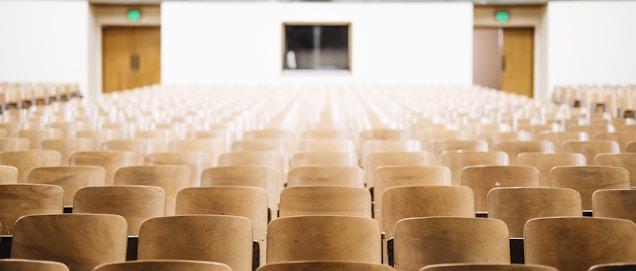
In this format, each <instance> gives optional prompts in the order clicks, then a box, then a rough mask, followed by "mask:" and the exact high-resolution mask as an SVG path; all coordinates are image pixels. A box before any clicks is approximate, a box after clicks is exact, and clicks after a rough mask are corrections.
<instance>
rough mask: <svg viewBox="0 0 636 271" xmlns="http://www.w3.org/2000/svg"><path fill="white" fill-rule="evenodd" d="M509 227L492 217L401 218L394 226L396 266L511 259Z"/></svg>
mask: <svg viewBox="0 0 636 271" xmlns="http://www.w3.org/2000/svg"><path fill="white" fill-rule="evenodd" d="M508 237H509V235H508V227H507V226H506V224H505V223H503V222H502V221H501V220H497V219H491V218H474V217H472V218H465V217H425V218H407V219H402V220H400V221H399V222H398V223H397V224H396V225H395V230H394V259H395V266H396V267H398V269H400V270H408V271H411V270H413V271H416V270H420V268H422V267H423V266H426V265H430V264H440V263H491V264H509V263H510V244H509V242H510V241H509V239H508Z"/></svg>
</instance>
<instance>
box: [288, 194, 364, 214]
mask: <svg viewBox="0 0 636 271" xmlns="http://www.w3.org/2000/svg"><path fill="white" fill-rule="evenodd" d="M279 210H280V217H286V216H299V215H343V216H357V217H368V218H371V195H370V194H369V191H368V190H366V189H364V188H360V187H346V186H294V187H287V188H285V189H283V191H282V192H281V193H280V203H279Z"/></svg>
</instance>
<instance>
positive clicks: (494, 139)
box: [477, 131, 532, 151]
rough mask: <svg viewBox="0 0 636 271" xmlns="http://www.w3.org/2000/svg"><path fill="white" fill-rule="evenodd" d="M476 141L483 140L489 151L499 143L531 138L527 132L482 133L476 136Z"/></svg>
mask: <svg viewBox="0 0 636 271" xmlns="http://www.w3.org/2000/svg"><path fill="white" fill-rule="evenodd" d="M477 138H478V139H481V140H485V141H486V142H487V143H488V147H489V148H490V150H491V151H493V150H495V145H497V143H499V142H501V141H509V140H530V139H531V138H532V136H531V135H530V133H528V132H527V131H484V132H481V133H479V134H478V135H477Z"/></svg>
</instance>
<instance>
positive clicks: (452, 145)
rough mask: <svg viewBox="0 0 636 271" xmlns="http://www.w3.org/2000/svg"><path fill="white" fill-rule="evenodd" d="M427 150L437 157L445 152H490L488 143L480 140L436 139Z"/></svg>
mask: <svg viewBox="0 0 636 271" xmlns="http://www.w3.org/2000/svg"><path fill="white" fill-rule="evenodd" d="M427 150H428V151H430V152H432V153H435V154H437V155H441V154H442V153H444V152H445V151H488V143H487V142H486V141H485V140H480V139H436V140H432V141H431V142H429V144H428V148H427Z"/></svg>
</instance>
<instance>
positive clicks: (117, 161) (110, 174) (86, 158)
mask: <svg viewBox="0 0 636 271" xmlns="http://www.w3.org/2000/svg"><path fill="white" fill-rule="evenodd" d="M135 155H136V154H135V153H133V152H129V151H88V152H76V153H74V154H72V155H71V157H70V158H69V164H70V165H73V166H100V167H102V168H104V170H105V172H106V180H105V184H106V185H113V184H114V183H115V172H116V171H117V170H118V169H119V168H122V167H128V166H134V165H136V164H137V162H136V158H135Z"/></svg>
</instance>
